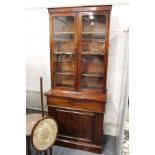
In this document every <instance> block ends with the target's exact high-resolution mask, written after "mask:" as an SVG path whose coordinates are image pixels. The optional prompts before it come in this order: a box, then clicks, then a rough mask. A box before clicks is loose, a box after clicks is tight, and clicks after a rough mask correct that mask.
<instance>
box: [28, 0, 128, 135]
mask: <svg viewBox="0 0 155 155" xmlns="http://www.w3.org/2000/svg"><path fill="white" fill-rule="evenodd" d="M69 2H70V0H69V1H67V4H64V2H63V1H58V0H57V1H54V2H53V1H49V0H46V1H43V0H37V1H36V0H31V1H30V0H28V1H27V19H26V20H27V42H26V48H27V59H26V71H27V73H26V87H27V90H28V93H27V94H30V92H31V91H34V92H35V93H36V92H38V91H39V77H40V76H42V77H43V80H44V91H46V90H49V89H50V84H51V83H50V55H49V16H48V11H47V9H46V8H49V7H59V6H80V5H82V6H84V5H87V6H88V5H99V4H100V5H104V4H115V5H114V6H113V8H112V14H111V24H110V48H109V65H108V79H107V89H108V101H107V104H106V113H105V124H104V127H105V129H104V130H105V134H108V135H116V130H117V127H118V124H117V120H118V116H119V104H120V98H121V84H122V76H123V70H124V63H123V62H124V54H125V47H126V39H125V38H126V33H125V32H124V30H127V28H128V5H127V4H128V1H127V0H124V1H123V0H119V1H118V0H113V1H112V0H110V1H109V0H105V1H101V0H97V1H95V3H94V2H93V3H91V2H90V1H89V3H86V1H82V0H79V1H74V2H73V3H72V5H71V3H69ZM103 2H104V3H103ZM122 4H123V5H122ZM35 100H36V101H37V102H35V103H33V102H34V101H35ZM39 100H40V98H39V94H38V96H36V95H31V97H30V96H29V95H27V107H35V108H39V104H40V103H39Z"/></svg>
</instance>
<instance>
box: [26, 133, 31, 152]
mask: <svg viewBox="0 0 155 155" xmlns="http://www.w3.org/2000/svg"><path fill="white" fill-rule="evenodd" d="M30 140H31V137H30V136H26V150H27V151H26V152H27V154H28V155H31V142H30Z"/></svg>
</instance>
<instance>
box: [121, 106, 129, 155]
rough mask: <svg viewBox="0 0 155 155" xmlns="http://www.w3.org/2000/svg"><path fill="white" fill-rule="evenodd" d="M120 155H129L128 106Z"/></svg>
mask: <svg viewBox="0 0 155 155" xmlns="http://www.w3.org/2000/svg"><path fill="white" fill-rule="evenodd" d="M122 155H129V108H128V109H127V114H126V119H125V130H124V137H123V146H122Z"/></svg>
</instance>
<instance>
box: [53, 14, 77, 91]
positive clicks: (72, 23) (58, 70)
mask: <svg viewBox="0 0 155 155" xmlns="http://www.w3.org/2000/svg"><path fill="white" fill-rule="evenodd" d="M50 48H51V49H50V56H51V81H52V88H54V89H71V90H75V89H76V74H77V72H76V71H77V17H76V14H75V13H53V14H50Z"/></svg>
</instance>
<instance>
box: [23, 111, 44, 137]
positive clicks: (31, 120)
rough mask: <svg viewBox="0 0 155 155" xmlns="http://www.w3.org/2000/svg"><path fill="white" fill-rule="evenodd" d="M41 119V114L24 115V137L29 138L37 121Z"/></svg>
mask: <svg viewBox="0 0 155 155" xmlns="http://www.w3.org/2000/svg"><path fill="white" fill-rule="evenodd" d="M41 119H42V114H38V113H33V114H28V115H26V136H31V131H32V129H33V127H34V125H35V124H36V122H38V121H39V120H41Z"/></svg>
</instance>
